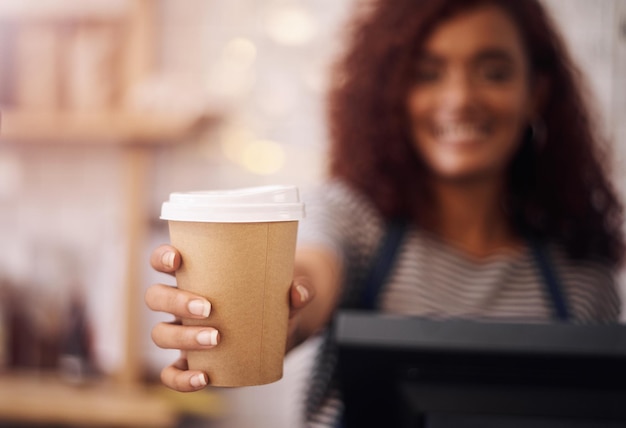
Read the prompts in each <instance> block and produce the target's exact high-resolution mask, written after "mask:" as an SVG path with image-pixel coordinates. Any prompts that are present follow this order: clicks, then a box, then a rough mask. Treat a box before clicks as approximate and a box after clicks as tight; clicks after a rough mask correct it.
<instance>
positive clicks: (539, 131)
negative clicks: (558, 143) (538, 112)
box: [528, 117, 548, 151]
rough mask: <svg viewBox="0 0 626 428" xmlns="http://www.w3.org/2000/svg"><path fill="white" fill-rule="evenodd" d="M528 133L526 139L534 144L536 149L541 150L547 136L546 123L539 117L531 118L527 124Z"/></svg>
mask: <svg viewBox="0 0 626 428" xmlns="http://www.w3.org/2000/svg"><path fill="white" fill-rule="evenodd" d="M528 128H529V133H528V140H529V141H530V143H531V144H533V145H534V146H535V148H536V149H537V150H538V151H541V150H543V148H544V147H545V145H546V140H547V138H548V130H547V128H546V123H545V122H544V121H543V119H541V118H539V117H538V118H535V119H533V120H532V121H531V122H530V124H529V125H528Z"/></svg>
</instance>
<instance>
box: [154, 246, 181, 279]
mask: <svg viewBox="0 0 626 428" xmlns="http://www.w3.org/2000/svg"><path fill="white" fill-rule="evenodd" d="M180 262H181V257H180V253H179V252H178V251H177V250H176V248H174V247H172V246H171V245H167V244H163V245H160V246H158V247H157V248H155V249H154V251H153V252H152V254H151V255H150V264H151V265H152V267H153V268H154V269H156V270H158V271H159V272H164V273H172V272H175V271H176V269H178V268H179V267H180Z"/></svg>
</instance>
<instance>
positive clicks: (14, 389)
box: [0, 374, 178, 427]
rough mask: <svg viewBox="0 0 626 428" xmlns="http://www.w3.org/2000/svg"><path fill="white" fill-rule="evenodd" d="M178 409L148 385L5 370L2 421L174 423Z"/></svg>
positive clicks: (1, 379) (0, 383) (124, 424)
mask: <svg viewBox="0 0 626 428" xmlns="http://www.w3.org/2000/svg"><path fill="white" fill-rule="evenodd" d="M177 417H178V416H177V409H175V406H174V405H172V403H170V402H169V401H168V400H166V399H165V398H163V397H162V396H159V395H158V394H157V393H155V392H150V391H148V390H146V389H140V388H138V387H137V388H128V387H122V386H120V385H117V384H114V383H103V382H99V383H88V384H85V385H71V384H68V383H64V382H62V381H61V380H60V379H58V378H57V377H54V376H51V375H45V376H44V375H35V374H0V419H2V420H6V421H21V422H29V423H43V422H45V423H59V424H69V425H76V426H81V427H82V426H85V427H87V426H103V427H104V426H107V427H146V426H150V427H173V426H175V424H176V422H177Z"/></svg>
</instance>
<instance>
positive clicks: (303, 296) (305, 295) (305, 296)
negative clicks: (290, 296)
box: [296, 285, 309, 303]
mask: <svg viewBox="0 0 626 428" xmlns="http://www.w3.org/2000/svg"><path fill="white" fill-rule="evenodd" d="M296 291H297V292H298V294H299V295H300V302H302V303H304V302H306V301H307V300H309V290H307V289H306V288H305V287H304V286H303V285H296Z"/></svg>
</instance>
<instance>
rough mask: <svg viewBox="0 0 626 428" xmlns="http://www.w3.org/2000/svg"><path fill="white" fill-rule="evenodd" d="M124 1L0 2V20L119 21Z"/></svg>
mask: <svg viewBox="0 0 626 428" xmlns="http://www.w3.org/2000/svg"><path fill="white" fill-rule="evenodd" d="M128 9H129V6H128V2H127V1H125V0H100V1H89V2H76V1H59V0H19V1H2V2H0V19H11V20H15V19H19V20H22V21H24V20H29V19H30V20H60V21H67V20H77V19H85V18H86V19H89V18H93V17H94V16H97V17H98V18H99V19H101V20H102V19H119V18H120V17H122V18H123V17H124V16H125V14H126V13H127V12H128Z"/></svg>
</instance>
